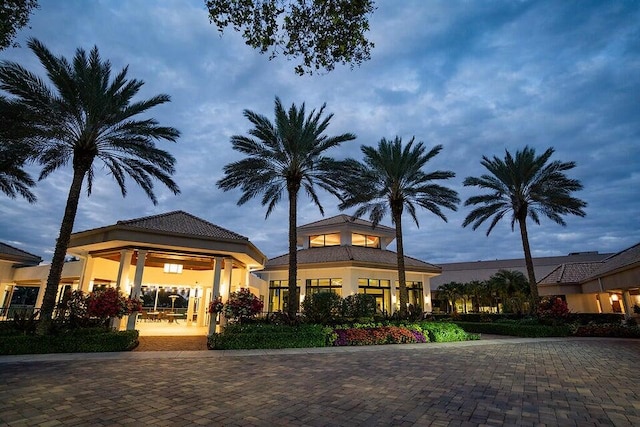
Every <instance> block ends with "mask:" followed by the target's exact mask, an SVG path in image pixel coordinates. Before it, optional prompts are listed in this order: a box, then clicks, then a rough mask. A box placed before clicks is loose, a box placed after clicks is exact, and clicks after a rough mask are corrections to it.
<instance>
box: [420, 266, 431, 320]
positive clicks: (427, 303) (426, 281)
mask: <svg viewBox="0 0 640 427" xmlns="http://www.w3.org/2000/svg"><path fill="white" fill-rule="evenodd" d="M422 298H423V300H422V301H423V306H424V308H423V311H424V312H426V313H431V312H433V306H432V305H431V280H430V278H429V276H427V275H426V274H423V275H422Z"/></svg>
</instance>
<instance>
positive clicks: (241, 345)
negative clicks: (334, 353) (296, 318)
mask: <svg viewBox="0 0 640 427" xmlns="http://www.w3.org/2000/svg"><path fill="white" fill-rule="evenodd" d="M330 334H331V329H330V328H326V327H324V326H321V325H300V326H281V325H269V324H265V323H251V324H229V325H227V326H226V327H225V328H224V330H223V331H222V332H221V333H217V334H213V335H211V336H209V337H208V339H207V346H208V348H209V349H212V350H240V349H258V348H262V349H266V348H305V347H324V346H325V345H326V344H327V341H328V337H329V336H330Z"/></svg>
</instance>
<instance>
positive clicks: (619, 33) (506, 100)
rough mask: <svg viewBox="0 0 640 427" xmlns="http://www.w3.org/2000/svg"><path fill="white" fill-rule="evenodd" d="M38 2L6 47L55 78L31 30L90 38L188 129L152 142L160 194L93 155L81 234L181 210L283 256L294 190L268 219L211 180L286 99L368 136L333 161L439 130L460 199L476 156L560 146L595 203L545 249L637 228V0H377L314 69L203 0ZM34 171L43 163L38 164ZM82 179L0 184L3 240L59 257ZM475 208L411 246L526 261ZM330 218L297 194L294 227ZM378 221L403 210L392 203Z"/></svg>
mask: <svg viewBox="0 0 640 427" xmlns="http://www.w3.org/2000/svg"><path fill="white" fill-rule="evenodd" d="M39 3H40V8H39V9H38V10H36V11H35V12H34V14H33V15H32V18H31V21H30V28H24V29H23V30H21V31H20V32H19V33H18V37H17V41H18V42H19V43H20V44H21V47H18V48H9V49H6V50H4V51H0V60H6V61H14V62H18V63H19V64H21V65H23V66H25V67H26V68H28V69H29V70H31V71H33V72H35V73H37V74H41V75H43V76H44V74H43V72H42V67H41V65H40V64H39V62H38V60H37V58H36V57H35V55H34V54H33V53H32V52H31V51H30V50H29V49H28V48H27V47H26V40H27V39H28V38H29V37H35V38H37V39H39V40H40V41H42V42H43V43H44V44H45V45H46V46H47V47H48V48H49V49H50V50H51V51H52V52H53V53H54V54H55V55H58V56H60V55H62V56H65V57H67V58H71V57H72V56H73V55H74V53H75V50H76V49H77V48H79V47H81V48H84V49H85V50H90V49H91V48H92V47H93V46H94V45H95V46H97V47H98V49H99V51H100V54H101V57H102V58H103V59H108V60H110V61H111V64H112V69H113V72H114V73H115V72H116V71H119V70H120V69H122V68H123V67H125V66H127V65H128V66H129V72H128V76H129V77H130V78H136V79H141V80H143V81H144V82H145V85H144V86H143V87H142V89H141V91H140V93H139V95H140V99H145V98H149V97H152V96H155V95H157V94H160V93H166V94H168V95H170V96H171V99H172V101H171V102H170V103H167V104H164V105H161V106H158V107H155V108H153V109H151V110H149V114H147V115H145V116H144V117H153V118H155V119H157V120H158V121H159V122H160V124H162V125H165V126H173V127H175V128H177V129H179V130H180V132H181V137H180V138H179V140H178V141H177V142H176V143H171V142H166V141H161V142H159V143H158V145H159V147H161V148H163V149H166V150H168V151H169V152H170V153H171V154H172V155H173V156H175V158H176V160H177V168H176V173H175V175H174V179H175V181H176V182H177V184H178V185H179V187H180V189H181V194H180V195H178V196H174V195H173V194H172V193H171V192H170V191H169V190H167V189H166V188H164V187H163V186H162V184H160V183H157V185H156V195H157V196H158V204H157V205H156V206H154V205H153V204H152V203H151V201H150V200H149V199H148V198H147V197H146V196H145V195H144V193H143V192H142V191H141V190H140V189H138V188H137V187H136V186H135V183H133V182H132V181H128V183H127V184H128V187H127V188H128V195H127V197H126V198H123V197H122V195H121V193H120V190H119V188H118V186H117V184H116V183H115V181H114V180H113V178H112V177H111V176H109V175H108V174H107V171H106V170H105V169H103V168H102V166H101V165H100V164H97V169H96V173H97V175H98V177H97V179H96V180H95V182H94V188H93V191H92V194H91V196H90V197H87V195H86V191H85V192H84V194H83V197H82V199H81V200H80V205H79V209H78V214H77V217H76V221H75V227H74V231H83V230H88V229H91V228H96V227H102V226H106V225H111V224H114V223H115V222H116V221H118V220H125V219H132V218H138V217H143V216H147V215H155V214H160V213H164V212H169V211H174V210H183V211H186V212H189V213H191V214H193V215H196V216H198V217H201V218H203V219H205V220H207V221H210V222H212V223H214V224H216V225H219V226H221V227H224V228H227V229H230V230H232V231H234V232H237V233H240V234H242V235H244V236H247V237H248V238H249V239H250V240H251V242H253V243H254V244H255V245H256V246H257V247H258V248H259V249H260V250H261V251H262V252H263V253H264V254H265V255H266V256H267V257H269V258H271V257H275V256H278V255H281V254H284V253H286V252H287V217H288V215H287V212H288V206H287V203H286V202H285V201H283V202H281V204H280V205H279V206H278V207H277V208H276V209H275V210H274V211H273V212H272V214H271V215H270V216H269V217H268V218H267V219H265V213H266V209H265V207H263V206H261V204H260V200H259V199H256V200H252V201H250V202H248V203H246V204H244V205H242V206H237V204H236V203H237V201H238V199H239V197H240V190H235V191H229V192H223V191H221V190H220V189H218V188H217V186H216V182H217V181H218V180H219V179H220V178H222V176H223V173H222V169H223V167H224V166H225V165H226V164H228V163H230V162H232V161H236V160H238V159H240V158H241V155H240V154H239V153H237V152H235V151H233V150H232V148H231V143H230V138H231V136H232V135H246V134H247V133H248V131H249V129H250V128H251V126H250V123H249V122H248V120H247V119H246V118H245V117H244V116H243V111H244V110H245V109H247V110H251V111H254V112H257V113H260V114H263V115H265V116H267V117H269V118H273V109H274V99H275V97H276V96H277V97H279V98H280V99H281V100H282V102H283V104H284V105H285V107H288V106H290V105H291V104H292V103H295V104H296V105H300V104H302V103H305V105H306V108H307V110H308V111H310V110H312V109H314V108H315V109H319V108H320V107H321V106H322V104H323V103H326V110H325V111H326V112H328V113H332V114H333V118H332V120H331V124H330V126H329V128H328V130H327V134H328V135H338V134H342V133H345V132H351V133H354V134H356V135H357V139H356V140H354V141H350V142H346V143H343V144H342V145H341V146H340V147H338V148H336V149H334V150H332V151H329V152H327V154H328V155H330V156H332V157H334V158H336V159H344V158H346V157H353V158H356V159H362V156H361V151H360V147H361V146H362V145H369V146H375V145H377V143H378V141H380V139H381V138H383V137H384V138H388V139H389V138H394V137H395V136H399V137H401V138H402V139H403V141H408V140H409V139H411V137H413V136H415V138H416V140H418V141H423V142H424V143H425V145H426V146H427V147H428V148H429V149H430V148H431V147H433V146H435V145H437V144H442V145H443V147H444V148H443V149H442V151H441V152H440V154H438V155H437V156H436V157H435V158H433V159H432V160H431V161H430V162H429V163H428V164H427V165H426V167H425V170H426V171H434V170H450V171H453V172H454V173H455V174H456V176H455V178H453V179H450V180H448V181H446V182H441V183H443V184H445V185H447V186H448V187H450V188H452V189H454V190H456V191H457V192H458V193H459V197H460V199H461V200H462V201H464V200H466V199H467V198H468V197H470V196H472V195H474V194H477V192H478V190H477V189H475V188H473V187H464V186H463V185H462V182H463V180H464V178H465V177H468V176H479V175H481V174H483V173H484V172H485V170H484V168H483V167H482V166H481V164H480V161H481V159H482V156H488V157H493V156H494V155H495V156H499V157H503V156H504V153H505V150H509V151H511V152H515V151H516V150H521V149H522V148H524V147H525V146H526V145H528V146H530V147H533V148H534V149H535V150H536V152H537V153H539V154H541V153H542V152H544V150H546V149H547V148H549V147H553V148H554V149H555V154H554V156H553V157H552V158H551V159H552V160H560V161H574V162H576V165H577V166H576V167H575V168H574V169H573V170H571V171H569V172H568V175H569V177H571V178H574V179H578V180H580V181H581V182H582V184H583V186H584V189H583V190H582V191H580V192H577V193H575V194H574V196H576V197H579V198H581V199H582V200H584V201H585V202H587V204H588V205H587V208H586V209H585V210H586V213H587V215H586V216H585V217H584V218H580V217H577V216H567V217H565V220H566V223H567V225H566V227H562V226H560V225H558V224H556V223H555V222H553V221H551V220H549V219H546V218H542V220H541V224H540V225H536V224H533V223H530V224H529V238H530V244H531V249H532V252H533V255H534V256H556V255H566V254H568V253H571V252H582V251H599V252H601V253H606V252H617V251H620V250H623V249H625V248H627V247H629V246H632V245H634V244H636V243H638V242H640V226H639V224H640V24H639V23H640V2H636V1H610V2H602V1H562V2H558V1H555V0H552V1H498V0H496V1H482V2H468V1H448V0H446V1H435V0H434V1H422V0H415V1H402V2H395V1H393V2H392V1H384V0H379V1H378V2H377V9H376V10H375V12H374V13H373V15H371V17H370V32H369V33H368V37H369V38H370V40H371V41H373V42H374V43H375V48H374V49H373V50H372V52H371V60H370V61H367V62H365V63H363V64H362V65H361V66H360V67H355V68H353V69H352V68H351V67H349V66H342V65H339V66H337V67H336V69H335V70H333V71H331V72H329V73H319V74H314V75H312V76H309V75H305V76H302V77H301V76H298V75H296V74H295V72H294V66H295V65H296V64H297V62H295V60H294V61H292V60H288V59H287V58H284V57H277V58H275V59H273V60H269V58H268V55H261V54H260V53H258V52H256V51H254V50H253V49H252V48H250V47H248V46H246V45H245V44H244V42H243V40H242V38H241V37H240V35H239V34H237V33H234V32H233V31H230V30H227V31H226V32H225V33H224V34H223V35H222V36H221V35H220V33H219V32H218V30H217V29H216V27H215V26H214V25H212V24H211V23H210V22H209V19H208V14H207V11H206V8H205V6H204V1H203V0H189V1H185V0H127V1H112V0H94V1H85V0H64V1H55V0H40V1H39ZM29 170H30V171H31V172H32V174H33V175H34V176H36V177H37V175H38V174H39V168H38V167H37V166H36V165H34V166H30V167H29ZM70 182H71V168H70V166H69V167H67V168H64V169H61V170H58V171H56V172H54V173H53V174H51V175H50V176H49V177H47V178H46V179H44V180H42V181H39V182H38V185H37V187H36V188H35V190H34V192H35V194H36V195H37V197H38V202H37V203H35V204H29V203H27V202H26V201H25V200H22V199H15V200H14V199H10V198H8V197H6V196H3V195H0V241H2V242H5V243H7V244H10V245H12V246H15V247H18V248H20V249H23V250H25V251H27V252H30V253H33V254H36V255H39V256H41V257H42V258H43V259H44V260H45V261H49V260H50V259H51V256H52V254H53V247H54V244H55V240H56V238H57V235H58V231H59V227H60V221H61V219H62V215H63V211H64V204H65V201H66V197H67V192H68V189H69V185H70ZM319 194H320V199H321V202H322V205H323V207H324V210H325V217H330V216H333V215H337V214H340V213H342V212H340V211H339V210H338V208H337V205H338V202H337V199H336V198H335V197H334V196H331V195H329V194H327V193H323V192H322V190H319ZM469 212H470V208H469V207H465V206H464V205H463V204H461V205H460V206H459V208H458V210H457V211H455V212H454V211H449V210H447V211H445V214H446V216H447V219H448V221H447V222H444V221H443V220H441V219H440V218H438V217H436V216H435V215H433V214H432V213H430V212H428V211H425V210H420V211H418V221H419V227H418V226H416V224H414V223H413V222H412V220H411V218H410V217H409V216H407V215H405V217H404V218H403V229H404V247H405V254H407V255H410V256H413V257H416V258H419V259H421V260H424V261H427V262H432V263H436V264H437V263H448V262H461V261H476V260H494V259H507V258H522V256H523V255H522V254H523V252H522V243H521V240H520V233H519V232H518V230H517V229H516V230H515V232H512V230H511V226H510V221H509V220H508V219H507V220H503V222H502V223H500V224H499V225H498V226H496V228H495V229H494V230H493V231H492V233H491V234H490V235H489V236H486V229H487V225H488V224H487V225H483V226H481V227H480V228H478V229H477V230H475V231H474V230H472V228H471V227H467V228H463V227H462V222H463V221H464V218H465V216H466V215H467V214H468V213H469ZM344 213H347V214H351V213H352V212H351V211H346V212H344ZM319 219H322V215H321V214H320V212H319V210H318V209H317V207H316V206H315V205H313V204H312V203H311V201H310V199H309V198H308V197H307V196H306V195H305V194H301V197H300V200H299V211H298V225H302V224H306V223H309V222H312V221H317V220H319ZM382 223H383V224H385V225H391V219H390V217H389V216H387V217H386V218H385V220H384V221H383V222H382ZM390 249H394V247H393V245H392V247H390Z"/></svg>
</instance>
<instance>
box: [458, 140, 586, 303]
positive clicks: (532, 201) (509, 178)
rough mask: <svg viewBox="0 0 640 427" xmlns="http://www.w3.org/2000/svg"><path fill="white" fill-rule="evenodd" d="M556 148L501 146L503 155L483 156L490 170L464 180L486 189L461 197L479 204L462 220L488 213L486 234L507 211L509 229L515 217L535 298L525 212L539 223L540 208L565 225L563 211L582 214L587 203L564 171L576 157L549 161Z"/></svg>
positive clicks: (577, 183) (478, 219)
mask: <svg viewBox="0 0 640 427" xmlns="http://www.w3.org/2000/svg"><path fill="white" fill-rule="evenodd" d="M553 153H554V150H553V148H548V149H547V150H546V151H545V152H544V153H543V154H542V155H541V156H536V153H535V150H534V149H533V148H530V147H528V146H525V148H524V149H523V150H522V151H516V155H515V157H514V156H512V155H511V153H509V151H507V150H505V158H504V159H500V158H498V157H496V156H494V157H493V159H489V158H488V157H486V156H483V157H482V162H480V163H481V164H482V166H484V167H485V168H486V169H487V170H488V171H489V174H485V175H482V176H480V177H467V178H465V180H464V185H465V186H475V187H479V188H481V189H483V190H487V191H488V193H486V194H482V195H479V196H472V197H469V198H468V199H467V201H465V203H464V205H465V206H471V205H474V206H476V205H477V206H478V207H476V208H475V209H473V210H472V211H471V212H470V213H469V215H467V217H466V218H465V220H464V222H463V224H462V226H463V227H466V226H467V225H469V224H473V229H474V230H475V229H477V228H478V227H479V226H480V225H481V224H482V223H483V222H485V221H486V220H487V219H489V218H492V217H493V218H492V220H491V224H490V225H489V228H488V229H487V236H488V235H489V233H491V230H493V228H494V227H495V226H496V224H497V223H498V222H499V221H500V220H501V219H502V218H503V217H504V216H505V215H507V214H508V213H511V230H512V231H513V229H514V227H515V223H516V222H517V223H518V226H519V227H520V236H521V238H522V247H523V249H524V259H525V262H526V265H527V274H528V276H529V283H530V285H531V291H532V296H533V298H534V301H537V300H538V287H537V284H536V276H535V272H534V270H533V259H532V257H531V249H530V247H529V235H528V232H527V218H531V220H532V221H533V222H535V223H536V224H540V214H542V215H545V216H546V217H548V218H550V219H551V220H553V221H555V222H556V223H558V224H560V225H562V226H566V223H565V221H564V219H563V218H562V216H561V215H567V214H572V215H577V216H581V217H583V216H585V215H586V213H585V212H584V210H583V208H584V207H586V206H587V204H586V203H585V202H584V201H582V200H580V199H577V198H575V197H572V196H571V193H572V192H574V191H578V190H581V189H582V184H581V183H580V181H578V180H575V179H569V178H568V177H567V176H566V175H565V172H566V171H568V170H571V169H573V168H574V167H575V166H576V164H575V162H561V161H558V160H556V161H553V162H550V163H548V161H549V158H550V157H551V155H552V154H553Z"/></svg>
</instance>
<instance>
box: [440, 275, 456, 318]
mask: <svg viewBox="0 0 640 427" xmlns="http://www.w3.org/2000/svg"><path fill="white" fill-rule="evenodd" d="M438 295H439V296H440V297H441V299H443V300H444V301H446V302H447V312H450V313H455V312H457V307H456V302H457V301H458V298H460V284H459V283H458V282H449V283H443V284H442V285H440V286H438ZM449 307H451V311H449Z"/></svg>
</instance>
